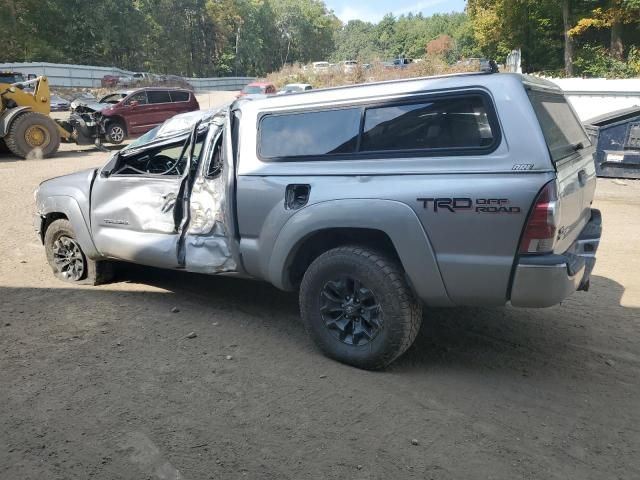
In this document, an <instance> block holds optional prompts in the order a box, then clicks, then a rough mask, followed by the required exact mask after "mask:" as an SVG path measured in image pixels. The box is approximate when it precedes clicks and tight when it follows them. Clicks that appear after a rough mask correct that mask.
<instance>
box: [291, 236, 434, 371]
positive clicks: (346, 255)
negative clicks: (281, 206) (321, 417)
mask: <svg viewBox="0 0 640 480" xmlns="http://www.w3.org/2000/svg"><path fill="white" fill-rule="evenodd" d="M341 275H347V276H350V277H353V278H356V279H357V280H358V281H359V282H361V283H362V285H364V286H366V288H367V289H368V290H370V291H371V292H372V293H373V295H374V296H375V299H376V301H377V303H378V304H379V306H380V311H381V312H382V327H381V328H380V330H379V331H378V333H377V335H376V336H374V338H373V339H372V340H370V341H369V342H368V343H366V344H365V345H353V344H351V345H348V344H346V343H343V342H342V341H341V340H340V339H338V338H336V337H335V336H334V335H335V334H332V332H331V331H330V330H329V328H327V327H326V326H325V321H324V320H323V317H322V313H321V301H322V299H321V294H322V292H323V289H324V288H325V286H326V285H327V282H330V281H331V280H332V279H333V278H336V276H341ZM300 312H301V316H302V320H303V322H304V324H305V326H306V329H307V332H308V333H309V335H310V336H311V338H312V339H313V341H314V342H315V344H316V345H317V346H318V347H319V348H320V350H321V351H322V352H323V353H324V354H325V355H327V356H328V357H330V358H333V359H335V360H338V361H339V362H342V363H346V364H349V365H353V366H355V367H358V368H363V369H366V370H379V369H382V368H385V367H386V366H387V365H389V364H390V363H391V362H393V361H394V360H395V359H396V358H397V357H399V356H400V355H402V354H403V353H404V352H405V351H406V350H407V349H408V348H409V347H410V346H411V344H412V343H413V341H414V340H415V338H416V336H417V334H418V330H419V329H420V324H421V323H422V303H421V302H420V301H419V300H417V299H416V298H415V296H414V294H413V292H412V291H411V289H410V288H409V286H408V284H407V282H406V280H405V274H404V271H403V269H402V266H401V265H400V264H399V262H398V261H397V260H395V259H393V258H391V257H389V256H387V255H385V254H382V253H380V252H377V251H375V250H371V249H369V248H365V247H360V246H345V247H339V248H335V249H333V250H329V251H327V252H325V253H323V254H322V255H320V256H319V257H318V258H317V259H316V260H315V261H314V262H313V263H312V264H311V265H310V266H309V268H308V269H307V271H306V273H305V274H304V277H303V279H302V284H301V286H300Z"/></svg>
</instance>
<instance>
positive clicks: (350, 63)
mask: <svg viewBox="0 0 640 480" xmlns="http://www.w3.org/2000/svg"><path fill="white" fill-rule="evenodd" d="M357 68H358V62H356V61H355V60H345V61H344V62H342V71H343V72H344V73H346V74H350V73H353V72H355V71H356V69H357Z"/></svg>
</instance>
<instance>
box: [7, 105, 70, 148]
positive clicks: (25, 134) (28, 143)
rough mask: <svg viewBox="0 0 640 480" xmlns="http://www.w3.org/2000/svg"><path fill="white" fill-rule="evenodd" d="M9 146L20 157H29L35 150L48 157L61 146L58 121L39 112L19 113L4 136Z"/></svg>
mask: <svg viewBox="0 0 640 480" xmlns="http://www.w3.org/2000/svg"><path fill="white" fill-rule="evenodd" d="M4 141H5V142H6V144H7V147H8V148H9V150H11V152H13V153H14V154H15V155H17V156H18V157H22V158H27V157H28V156H29V154H31V152H33V151H34V150H35V151H37V152H39V154H41V155H42V157H43V158H48V157H51V156H53V155H55V153H56V152H57V151H58V147H60V132H59V131H58V126H57V125H56V122H54V121H53V120H51V118H49V117H47V116H45V115H42V114H40V113H37V112H26V113H21V114H19V115H18V116H17V117H16V119H15V120H14V121H13V123H12V124H11V127H10V128H9V132H8V133H7V136H6V137H5V138H4Z"/></svg>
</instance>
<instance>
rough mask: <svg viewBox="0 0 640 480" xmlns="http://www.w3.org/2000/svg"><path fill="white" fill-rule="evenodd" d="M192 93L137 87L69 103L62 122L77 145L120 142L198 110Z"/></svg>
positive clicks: (171, 89) (179, 90)
mask: <svg viewBox="0 0 640 480" xmlns="http://www.w3.org/2000/svg"><path fill="white" fill-rule="evenodd" d="M199 109H200V106H199V105H198V101H197V100H196V98H195V95H194V94H193V92H190V91H189V90H184V89H178V88H151V87H149V88H140V89H136V90H122V91H118V92H114V93H110V94H108V95H105V96H104V97H102V98H100V99H99V100H91V99H86V98H80V99H77V100H75V101H73V102H72V104H71V115H70V117H69V120H68V121H67V122H62V125H63V127H64V128H65V129H67V130H68V131H69V132H71V137H72V139H73V140H74V141H75V142H76V143H77V144H78V145H89V144H93V143H101V142H106V143H113V144H119V143H122V142H123V141H124V140H125V139H126V138H128V137H134V136H138V135H142V134H144V133H146V132H148V131H149V130H151V129H153V128H155V127H157V126H158V125H160V124H161V123H163V122H164V121H165V120H167V119H168V118H171V117H173V116H174V115H177V114H180V113H185V112H192V111H195V110H199Z"/></svg>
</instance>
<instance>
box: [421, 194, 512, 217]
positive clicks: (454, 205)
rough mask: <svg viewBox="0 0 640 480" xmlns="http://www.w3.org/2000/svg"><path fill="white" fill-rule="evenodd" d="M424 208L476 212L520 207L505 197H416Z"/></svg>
mask: <svg viewBox="0 0 640 480" xmlns="http://www.w3.org/2000/svg"><path fill="white" fill-rule="evenodd" d="M417 200H418V202H420V203H422V207H423V208H424V209H425V210H433V211H434V212H435V213H438V212H440V211H445V212H451V213H457V212H476V213H520V212H521V209H520V207H512V206H510V205H509V204H510V203H511V201H510V200H509V199H507V198H476V199H475V200H474V199H473V198H466V197H458V198H418V199H417Z"/></svg>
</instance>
